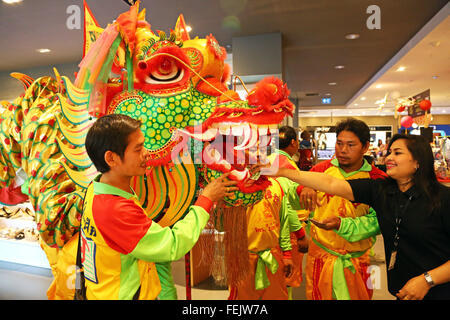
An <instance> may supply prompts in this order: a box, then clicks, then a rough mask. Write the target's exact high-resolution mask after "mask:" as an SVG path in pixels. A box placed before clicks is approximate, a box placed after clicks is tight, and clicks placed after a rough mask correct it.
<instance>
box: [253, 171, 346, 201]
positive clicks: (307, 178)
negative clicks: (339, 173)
mask: <svg viewBox="0 0 450 320" xmlns="http://www.w3.org/2000/svg"><path fill="white" fill-rule="evenodd" d="M269 172H270V171H269ZM261 173H262V174H265V172H264V170H261ZM268 175H273V176H278V177H286V178H288V179H290V180H292V181H294V182H297V183H298V184H300V185H302V186H305V187H309V188H312V189H314V190H318V191H322V192H325V193H328V194H331V195H337V196H339V197H342V198H345V199H348V200H350V201H354V200H355V198H354V196H353V191H352V188H351V187H350V184H349V183H348V182H347V181H346V180H341V179H337V178H334V177H332V176H330V175H328V174H325V173H321V172H311V171H297V170H292V169H284V168H280V169H278V171H277V172H272V173H268Z"/></svg>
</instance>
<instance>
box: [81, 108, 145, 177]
mask: <svg viewBox="0 0 450 320" xmlns="http://www.w3.org/2000/svg"><path fill="white" fill-rule="evenodd" d="M141 124H142V123H141V121H139V120H135V119H133V118H131V117H129V116H126V115H123V114H110V115H107V116H104V117H101V118H99V119H98V120H97V121H96V122H95V123H94V125H93V126H92V127H91V128H90V129H89V132H88V134H87V136H86V143H85V144H86V151H87V153H88V155H89V158H91V160H92V162H93V163H94V165H95V167H96V168H97V170H98V171H99V172H101V173H105V172H108V171H109V170H110V167H109V166H108V164H107V163H106V162H105V153H106V151H108V150H109V151H112V152H114V153H116V154H118V155H119V156H120V158H121V159H123V156H124V154H125V149H126V148H127V145H128V136H129V135H130V134H131V133H133V132H135V131H136V130H138V129H140V127H141Z"/></svg>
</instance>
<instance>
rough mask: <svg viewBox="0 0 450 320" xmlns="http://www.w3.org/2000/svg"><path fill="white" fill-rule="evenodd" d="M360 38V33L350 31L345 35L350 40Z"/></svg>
mask: <svg viewBox="0 0 450 320" xmlns="http://www.w3.org/2000/svg"><path fill="white" fill-rule="evenodd" d="M358 38H359V34H357V33H349V34H347V35H345V39H348V40H355V39H358Z"/></svg>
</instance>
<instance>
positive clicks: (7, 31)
mask: <svg viewBox="0 0 450 320" xmlns="http://www.w3.org/2000/svg"><path fill="white" fill-rule="evenodd" d="M447 2H448V1H447V0H426V1H425V0H384V1H380V0H369V1H366V0H340V1H336V0H314V1H312V0H142V1H141V8H142V7H144V8H146V9H147V20H148V21H149V22H150V24H151V25H152V28H153V29H159V30H164V31H169V29H170V28H173V27H174V25H175V22H176V20H177V17H178V15H179V14H180V13H183V14H184V17H185V19H186V22H187V24H188V25H190V26H191V27H192V31H191V36H200V37H204V36H206V35H208V34H210V33H212V34H213V35H214V36H215V37H216V39H217V40H218V41H219V43H220V44H221V45H222V46H224V47H227V49H228V51H231V52H232V48H231V43H232V37H239V36H249V35H258V34H264V33H273V32H281V34H282V46H283V48H282V57H283V77H284V80H285V81H286V82H287V83H288V86H289V88H290V89H291V91H292V94H291V96H292V97H293V98H298V99H299V100H300V104H301V105H302V106H318V105H320V104H321V98H323V97H325V95H326V94H331V98H332V100H331V105H329V106H344V105H346V104H347V103H349V101H350V100H351V99H352V97H354V96H355V94H356V93H358V91H359V90H360V89H361V88H363V87H364V85H365V84H366V83H367V82H368V81H369V80H370V79H371V78H372V77H373V76H374V75H375V74H376V73H377V72H378V71H379V70H380V69H381V68H382V67H383V66H384V65H385V64H386V63H387V62H388V61H389V60H390V59H391V58H392V57H393V56H394V55H395V54H396V53H397V52H398V51H399V50H400V49H401V48H402V47H403V46H404V45H405V44H406V43H407V42H408V41H409V40H410V39H411V38H412V37H413V36H414V35H415V34H416V33H417V32H418V31H419V30H420V29H421V28H422V27H423V26H424V25H425V24H426V23H427V22H428V21H429V20H430V19H431V18H432V17H433V16H434V15H435V14H436V13H437V12H439V10H440V9H441V8H443V7H444V6H445V5H446V4H447ZM87 3H88V5H89V6H90V8H91V10H92V12H93V14H94V16H95V17H96V18H97V20H98V22H99V23H100V25H101V26H102V27H105V26H106V25H107V23H108V22H110V21H111V20H112V19H114V18H115V17H117V15H118V14H120V13H121V12H123V11H125V10H127V8H128V5H127V4H126V3H125V1H123V0H95V1H94V0H87ZM70 5H78V6H79V7H80V8H82V5H83V4H82V1H81V0H78V1H74V0H72V1H71V0H24V1H23V2H21V3H18V4H16V5H7V4H5V3H4V2H0V33H1V36H0V48H1V50H0V72H6V71H8V72H9V71H17V70H19V71H20V70H23V69H27V68H32V67H37V66H42V65H54V64H62V63H73V62H78V61H79V60H80V59H81V48H82V41H83V35H82V29H78V30H77V29H75V30H70V29H68V28H67V26H66V22H67V19H68V17H69V14H68V13H66V10H67V8H68V7H69V6H70ZM370 5H377V6H378V7H379V8H380V17H381V20H380V22H381V24H380V26H381V29H378V30H377V29H373V30H370V29H368V28H367V25H366V21H367V19H368V18H369V17H370V16H371V14H370V13H369V14H368V13H366V10H367V8H368V7H369V6H370ZM355 33H356V34H359V38H358V39H355V40H348V39H346V37H345V36H346V35H348V34H355ZM39 48H49V49H51V52H50V53H46V54H42V53H38V52H37V51H36V50H37V49H39ZM338 65H343V66H344V68H343V69H336V68H335V66H338ZM329 83H336V85H329ZM311 94H317V95H312V96H311ZM329 106H327V107H329Z"/></svg>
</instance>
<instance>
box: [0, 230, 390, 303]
mask: <svg viewBox="0 0 450 320" xmlns="http://www.w3.org/2000/svg"><path fill="white" fill-rule="evenodd" d="M374 253H375V258H374V259H373V261H372V262H373V266H374V268H373V270H374V272H375V273H376V274H377V277H376V279H377V281H376V282H375V289H374V294H373V300H395V297H393V296H392V295H390V294H389V293H388V292H387V284H386V267H385V265H384V261H383V260H384V251H383V242H382V239H381V237H380V236H379V237H378V240H377V243H376V244H375V246H374ZM305 260H306V258H305V259H304V261H305ZM172 270H173V276H174V281H175V285H176V288H177V293H178V299H180V300H184V299H185V298H186V289H185V280H184V279H185V278H184V275H185V272H184V259H181V260H179V261H176V262H174V263H173V264H172ZM52 279H53V277H52V275H51V272H50V270H48V269H44V268H36V267H29V266H24V265H20V264H13V263H8V262H2V261H0V300H45V299H47V295H46V291H47V289H48V287H49V286H50V283H51V282H52ZM292 296H293V299H294V300H305V287H304V284H302V285H301V286H300V287H299V288H293V290H292ZM227 298H228V291H227V290H226V289H224V288H218V287H217V286H215V285H214V282H213V281H212V279H211V278H209V279H207V280H205V281H204V282H202V283H200V284H199V285H197V286H196V287H194V288H192V299H193V300H226V299H227Z"/></svg>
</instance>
